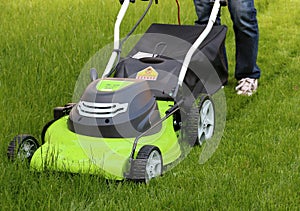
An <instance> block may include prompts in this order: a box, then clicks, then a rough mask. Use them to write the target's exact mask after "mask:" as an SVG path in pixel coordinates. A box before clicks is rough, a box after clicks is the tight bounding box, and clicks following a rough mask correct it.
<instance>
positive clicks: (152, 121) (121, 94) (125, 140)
mask: <svg viewBox="0 0 300 211" xmlns="http://www.w3.org/2000/svg"><path fill="white" fill-rule="evenodd" d="M133 2H134V1H130V0H124V1H123V2H122V6H121V9H120V11H119V14H118V17H117V20H116V23H115V31H114V49H113V51H112V54H111V57H110V59H109V61H108V64H107V65H106V68H105V70H104V71H103V74H102V76H101V77H98V74H97V70H96V69H91V71H90V78H91V82H90V84H89V85H88V86H87V88H86V89H85V91H84V93H83V95H82V96H81V98H80V100H79V102H77V103H69V104H67V105H65V106H63V107H56V108H54V119H53V120H52V121H50V122H49V123H47V124H46V125H45V127H44V128H43V131H42V135H41V136H42V137H41V143H42V144H41V145H40V144H39V142H38V141H37V139H36V138H34V137H33V136H32V135H24V134H22V135H17V136H16V137H15V138H14V139H13V140H12V141H11V142H10V144H9V147H8V152H7V155H8V157H9V159H11V160H15V159H21V160H28V161H29V163H30V168H31V169H33V170H36V171H44V170H51V171H52V170H53V171H62V172H72V173H88V174H101V175H103V176H104V177H105V178H107V179H114V180H124V179H128V180H134V181H145V182H148V181H149V180H151V179H152V178H155V177H158V176H160V175H162V174H163V172H164V171H166V170H167V169H168V168H169V167H172V165H173V164H175V163H177V162H178V161H179V160H180V159H182V158H183V157H185V155H186V152H187V150H188V148H189V147H191V146H194V145H195V144H197V143H198V144H200V145H201V144H202V143H203V141H204V140H206V139H209V138H211V137H212V136H213V134H214V129H215V107H214V102H213V100H212V97H211V96H212V95H213V94H215V93H216V92H217V91H218V90H220V89H221V88H222V86H223V85H224V84H226V82H227V77H228V75H227V67H226V58H225V55H224V52H223V47H224V40H225V36H226V31H227V28H226V27H225V26H222V25H214V22H215V20H216V16H217V14H218V12H219V9H220V6H221V4H224V2H223V3H222V2H221V3H220V0H216V1H215V2H214V3H213V9H212V13H211V18H210V21H209V23H208V25H205V26H187V25H171V24H152V25H151V26H150V27H149V28H148V30H147V31H146V32H145V34H143V36H142V37H141V39H140V40H139V41H138V42H137V43H136V44H135V46H134V47H133V48H132V50H131V51H130V52H129V54H128V55H127V56H126V57H124V58H121V57H120V53H121V47H122V45H123V43H124V41H125V40H126V39H127V38H128V37H129V36H130V35H131V34H132V32H133V31H134V29H135V28H136V27H137V25H138V24H139V23H140V22H141V20H142V18H143V17H142V18H141V19H139V21H138V22H137V23H136V24H135V26H134V28H133V30H131V32H130V33H129V34H128V35H127V37H125V38H124V39H123V40H120V38H119V28H120V24H121V22H122V20H123V17H124V15H125V13H126V11H127V9H128V7H129V5H130V3H133ZM151 4H152V0H150V1H149V5H148V7H147V9H146V11H145V13H144V15H145V14H146V13H147V12H148V10H149V8H150V6H151ZM144 15H143V16H144Z"/></svg>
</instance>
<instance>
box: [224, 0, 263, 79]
mask: <svg viewBox="0 0 300 211" xmlns="http://www.w3.org/2000/svg"><path fill="white" fill-rule="evenodd" d="M228 9H229V12H230V15H231V19H232V21H233V29H234V33H235V42H236V69H235V78H236V79H237V80H240V79H242V78H246V77H249V78H259V77H260V69H259V67H258V66H257V64H256V59H257V52H258V39H259V31H258V23H257V19H256V9H255V7H254V0H229V1H228Z"/></svg>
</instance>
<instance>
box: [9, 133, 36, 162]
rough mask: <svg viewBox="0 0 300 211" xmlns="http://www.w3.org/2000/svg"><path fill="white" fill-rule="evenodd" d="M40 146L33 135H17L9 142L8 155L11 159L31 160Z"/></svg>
mask: <svg viewBox="0 0 300 211" xmlns="http://www.w3.org/2000/svg"><path fill="white" fill-rule="evenodd" d="M38 148H39V143H38V141H37V140H36V139H35V138H34V137H33V136H31V135H26V134H22V135H17V136H15V137H14V139H13V140H12V141H11V142H10V143H9V145H8V149H7V157H8V159H9V160H11V161H15V160H16V159H20V160H21V161H24V160H27V161H28V162H30V160H31V158H32V156H33V154H34V152H35V151H36V150H37V149H38Z"/></svg>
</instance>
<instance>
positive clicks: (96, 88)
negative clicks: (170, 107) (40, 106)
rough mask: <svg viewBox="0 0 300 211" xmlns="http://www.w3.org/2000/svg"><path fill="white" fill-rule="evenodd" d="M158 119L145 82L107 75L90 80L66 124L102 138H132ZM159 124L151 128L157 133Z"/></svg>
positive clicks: (152, 98)
mask: <svg viewBox="0 0 300 211" xmlns="http://www.w3.org/2000/svg"><path fill="white" fill-rule="evenodd" d="M159 120H160V114H159V111H158V107H157V103H156V100H155V98H154V96H153V94H152V92H151V90H150V88H149V85H148V82H147V81H145V80H136V79H124V78H122V79H120V78H107V79H98V80H95V81H93V82H92V83H91V84H90V85H89V86H88V87H87V88H86V90H85V92H84V94H83V96H82V97H81V100H80V102H79V103H77V105H76V106H74V107H73V109H72V110H71V112H70V116H69V120H68V128H69V129H70V130H71V131H73V132H74V133H77V134H80V135H87V136H93V137H104V138H131V137H136V136H138V135H139V134H141V133H142V132H145V131H146V130H147V129H149V128H150V127H151V125H153V124H154V123H156V122H158V121H159ZM159 130H160V127H156V128H155V129H154V130H151V131H152V133H156V132H157V131H159Z"/></svg>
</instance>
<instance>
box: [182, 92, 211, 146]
mask: <svg viewBox="0 0 300 211" xmlns="http://www.w3.org/2000/svg"><path fill="white" fill-rule="evenodd" d="M214 128H215V109H214V104H213V101H212V99H211V98H210V97H209V96H207V95H205V96H201V97H198V98H197V99H196V100H195V102H194V103H193V105H192V106H191V108H190V109H188V110H187V112H186V120H185V121H184V122H183V137H184V139H186V141H187V142H188V143H189V145H190V146H194V145H195V144H200V145H202V144H203V142H204V141H205V140H207V139H210V138H211V137H212V136H213V133H214Z"/></svg>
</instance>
